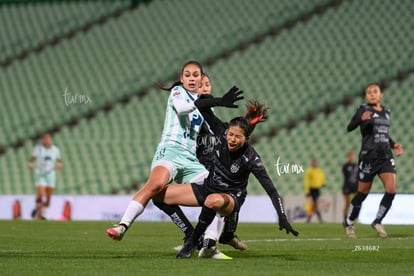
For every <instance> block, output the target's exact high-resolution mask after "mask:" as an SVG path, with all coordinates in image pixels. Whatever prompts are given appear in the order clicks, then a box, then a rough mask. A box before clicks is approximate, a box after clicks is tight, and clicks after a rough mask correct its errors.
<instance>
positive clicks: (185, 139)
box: [158, 86, 204, 154]
mask: <svg viewBox="0 0 414 276" xmlns="http://www.w3.org/2000/svg"><path fill="white" fill-rule="evenodd" d="M196 99H198V95H197V94H196V93H191V92H188V91H186V90H185V89H184V88H183V87H182V86H175V87H174V88H173V89H172V90H171V93H170V96H169V97H168V103H167V108H166V111H165V121H164V129H163V131H162V136H161V141H160V143H159V145H158V147H162V146H168V147H169V146H174V145H175V146H177V147H178V148H182V149H185V150H187V151H189V152H191V153H194V154H195V150H196V138H197V135H198V133H199V131H200V128H201V124H202V123H203V121H204V120H203V117H202V116H201V114H200V113H199V111H198V109H197V108H196V107H195V105H194V101H195V100H196Z"/></svg>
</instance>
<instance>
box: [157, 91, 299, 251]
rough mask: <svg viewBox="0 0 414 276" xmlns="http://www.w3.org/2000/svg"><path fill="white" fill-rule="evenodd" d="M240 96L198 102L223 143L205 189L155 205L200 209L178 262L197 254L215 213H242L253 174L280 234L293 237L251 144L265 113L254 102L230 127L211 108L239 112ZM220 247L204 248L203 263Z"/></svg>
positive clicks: (176, 190) (179, 189)
mask: <svg viewBox="0 0 414 276" xmlns="http://www.w3.org/2000/svg"><path fill="white" fill-rule="evenodd" d="M241 93H242V91H239V90H238V88H237V87H233V88H232V89H231V90H230V91H229V92H227V93H226V94H225V95H224V96H223V97H220V98H207V99H199V100H197V101H196V102H195V104H196V106H197V107H198V108H199V110H200V111H201V114H202V115H203V117H204V118H205V119H206V121H207V122H208V124H209V126H210V128H211V129H212V130H213V132H214V134H215V135H216V137H217V138H218V139H219V143H216V145H215V147H214V151H213V154H212V156H211V158H212V159H211V161H212V164H213V165H212V166H210V173H209V176H208V178H207V179H206V180H205V182H204V185H197V183H191V184H182V185H174V186H169V187H167V189H165V191H164V192H163V193H162V194H159V195H158V196H157V197H156V198H155V200H156V201H161V200H162V201H164V202H165V203H167V204H180V205H186V206H202V211H201V214H200V216H199V221H198V224H197V226H196V228H195V231H194V234H193V236H192V238H191V239H190V240H187V241H186V243H185V245H184V247H183V248H182V250H181V251H180V252H179V253H178V254H177V258H191V256H192V254H193V252H194V251H195V249H196V246H197V244H196V243H197V241H198V239H199V237H200V236H201V235H202V234H203V233H204V231H205V230H206V227H207V226H208V225H210V223H211V222H212V220H213V219H214V217H215V215H216V212H219V213H220V214H221V215H223V216H232V215H233V214H234V213H238V212H239V211H240V207H241V205H242V204H243V202H244V200H245V198H246V195H247V190H246V187H247V184H248V178H249V174H250V173H253V174H254V175H255V177H256V178H257V179H258V180H259V182H260V183H261V185H262V186H263V188H264V189H265V190H266V192H267V193H268V195H269V197H270V198H271V200H272V203H273V206H274V207H275V209H276V211H277V213H278V216H279V226H280V229H285V230H286V232H287V233H289V232H291V233H293V234H294V235H297V234H298V233H297V232H296V231H295V230H293V229H292V227H291V225H290V224H289V222H288V221H287V218H286V215H285V213H284V208H283V204H282V200H281V198H280V196H279V194H278V192H277V190H276V188H275V187H274V185H273V183H272V181H271V179H270V177H269V175H268V174H267V172H266V169H265V168H264V166H263V163H262V162H261V159H260V157H259V156H258V154H257V153H256V151H255V150H254V149H253V147H252V146H251V144H250V143H249V142H248V140H249V136H250V134H251V132H252V131H253V129H254V127H255V125H256V124H257V123H259V122H261V121H264V120H266V119H267V114H266V113H267V110H268V109H267V108H265V107H264V106H263V105H261V104H259V103H257V102H256V101H251V102H250V103H249V106H248V112H247V113H248V114H249V115H245V116H244V117H237V118H234V119H233V120H231V121H230V122H229V123H228V124H227V123H223V122H222V121H220V119H218V118H217V117H216V116H215V115H214V113H213V112H212V110H211V107H213V106H226V107H233V108H235V107H237V106H236V105H234V102H235V101H238V100H241V99H243V97H242V96H241ZM215 250H217V249H216V247H215V246H214V247H210V248H209V247H203V249H202V250H201V251H200V253H199V257H211V255H214V252H215Z"/></svg>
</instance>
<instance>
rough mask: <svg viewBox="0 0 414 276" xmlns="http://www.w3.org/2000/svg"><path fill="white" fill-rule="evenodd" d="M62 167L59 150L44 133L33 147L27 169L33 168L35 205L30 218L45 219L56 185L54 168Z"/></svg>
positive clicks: (50, 137)
mask: <svg viewBox="0 0 414 276" xmlns="http://www.w3.org/2000/svg"><path fill="white" fill-rule="evenodd" d="M62 168H63V162H62V158H61V155H60V150H59V148H58V147H57V146H55V145H54V144H53V140H52V135H51V134H50V133H45V134H43V136H42V143H41V144H38V145H36V146H35V147H34V149H33V151H32V156H31V157H30V160H29V169H30V170H34V179H35V186H36V206H35V208H34V210H33V212H32V218H35V219H46V213H47V209H48V207H49V205H50V199H51V197H52V194H53V191H54V189H55V187H56V170H61V169H62Z"/></svg>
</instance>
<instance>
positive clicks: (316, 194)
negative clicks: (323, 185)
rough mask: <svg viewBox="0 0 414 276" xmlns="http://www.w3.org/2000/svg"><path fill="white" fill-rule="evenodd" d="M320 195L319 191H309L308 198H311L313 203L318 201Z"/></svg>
mask: <svg viewBox="0 0 414 276" xmlns="http://www.w3.org/2000/svg"><path fill="white" fill-rule="evenodd" d="M320 195H321V189H313V188H311V189H310V196H311V197H312V200H313V201H315V202H316V201H318V198H319V196H320Z"/></svg>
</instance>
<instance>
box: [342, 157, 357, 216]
mask: <svg viewBox="0 0 414 276" xmlns="http://www.w3.org/2000/svg"><path fill="white" fill-rule="evenodd" d="M347 157H348V159H347V161H346V162H345V163H344V164H343V165H342V175H343V177H344V183H343V185H342V194H343V195H344V201H345V204H344V219H346V216H347V214H348V211H349V205H350V204H351V199H352V197H353V196H354V195H355V193H356V192H357V191H358V165H357V163H356V162H355V152H354V151H353V150H350V151H349V152H348V154H347Z"/></svg>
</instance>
